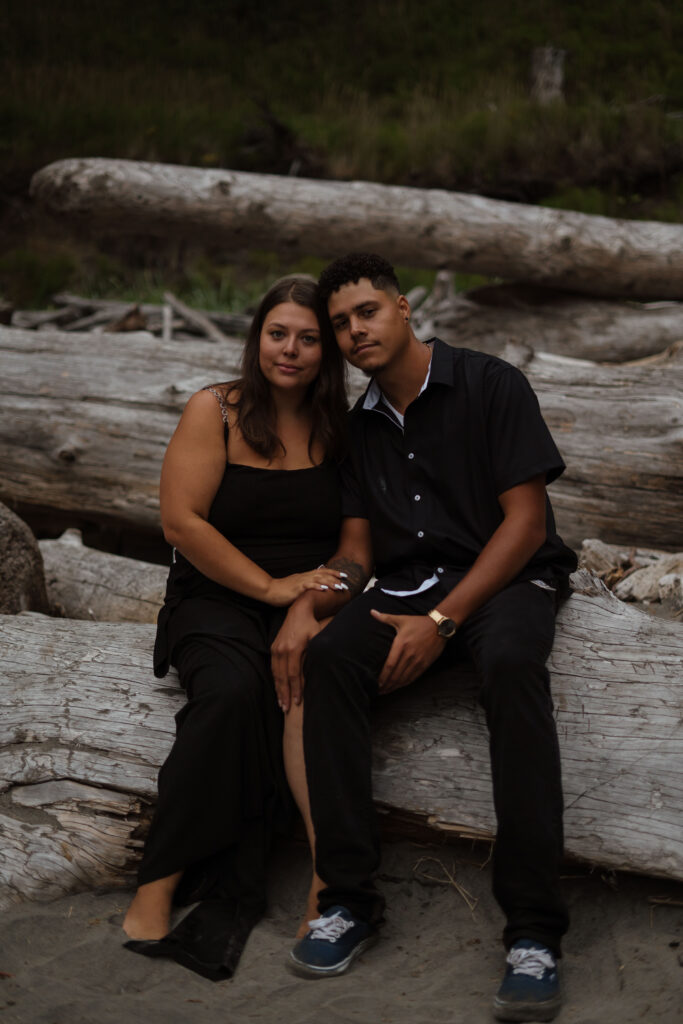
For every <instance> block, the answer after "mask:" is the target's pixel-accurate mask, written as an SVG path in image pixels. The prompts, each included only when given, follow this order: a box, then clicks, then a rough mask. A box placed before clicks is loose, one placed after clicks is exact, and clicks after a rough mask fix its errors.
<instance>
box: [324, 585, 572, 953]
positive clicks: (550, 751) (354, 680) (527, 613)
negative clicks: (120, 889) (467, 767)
mask: <svg viewBox="0 0 683 1024" xmlns="http://www.w3.org/2000/svg"><path fill="white" fill-rule="evenodd" d="M444 596H445V588H444V589H442V588H441V586H438V587H434V588H432V589H430V590H428V591H425V592H424V593H422V594H418V595H414V596H412V597H401V598H398V597H392V596H390V595H388V594H384V593H382V592H381V591H379V590H371V591H368V592H366V593H365V594H362V595H361V596H359V597H357V598H356V599H355V600H353V601H351V602H350V604H348V605H347V606H346V607H345V608H344V609H343V610H342V611H341V612H339V614H338V615H336V616H335V618H334V619H333V620H332V622H331V623H330V624H329V625H328V626H327V627H326V629H324V630H323V631H322V632H321V633H320V634H319V635H318V636H317V637H315V638H314V639H313V640H312V641H311V644H310V646H309V648H308V651H307V654H306V662H305V677H306V690H305V699H304V744H305V753H306V771H307V777H308V786H309V791H310V799H311V811H312V816H313V823H314V826H315V832H316V867H317V871H318V874H319V875H320V877H321V878H322V879H323V880H324V881H325V883H326V885H327V888H326V889H324V890H323V892H322V893H321V897H320V904H319V907H320V910H321V911H323V910H325V909H327V908H328V907H331V906H334V905H336V904H340V905H342V906H345V907H348V908H349V910H351V911H352V913H354V914H355V915H356V916H358V917H361V918H363V919H364V920H368V921H377V920H378V919H379V918H380V917H381V913H382V909H383V900H382V897H381V895H380V894H379V893H378V892H377V890H376V889H375V888H374V885H373V882H372V877H373V874H374V873H375V871H376V870H377V868H378V866H379V841H378V832H377V823H376V818H375V812H374V808H373V803H372V785H371V776H370V771H371V740H370V712H371V706H372V703H373V700H374V698H375V697H376V696H377V692H378V690H377V678H378V676H379V673H380V671H381V668H382V665H383V664H384V661H385V659H386V656H387V653H388V651H389V648H390V646H391V643H392V640H393V638H394V636H395V633H394V630H393V629H392V628H391V627H390V626H387V625H385V624H384V623H382V622H379V621H377V620H376V619H374V618H373V617H372V616H371V615H370V609H371V608H376V609H378V610H379V611H382V612H389V613H392V614H425V612H427V611H428V610H429V609H430V608H433V607H434V605H436V604H438V603H439V601H440V600H442V599H443V597H444ZM554 631H555V594H554V592H553V591H550V590H544V589H542V588H540V587H538V586H536V585H535V584H533V583H530V582H523V583H514V584H511V585H510V586H509V587H506V588H505V589H504V590H502V591H501V592H500V593H498V594H496V595H495V596H494V597H493V598H491V599H490V600H489V601H487V602H486V604H484V605H483V606H482V608H480V609H479V611H477V612H476V613H475V614H474V615H472V616H471V618H470V619H468V620H467V622H465V623H464V624H463V626H462V628H461V629H460V630H459V631H458V634H457V636H456V638H454V640H451V641H449V646H448V647H447V649H446V651H445V652H444V655H442V658H441V659H440V661H439V664H440V665H441V664H442V662H445V663H446V664H448V663H451V662H453V661H454V660H455V655H456V654H457V648H456V645H462V643H465V644H466V645H467V648H468V651H469V654H470V656H471V658H472V660H473V661H474V664H475V667H476V670H477V675H478V677H479V680H480V689H479V693H478V699H479V703H480V704H481V706H482V707H483V709H484V711H485V714H486V722H487V725H488V729H489V736H490V755H491V772H492V777H493V798H494V805H495V810H496V816H497V821H498V832H497V838H496V843H495V848H494V854H493V891H494V895H495V897H496V899H497V900H498V902H499V904H500V906H501V908H502V910H503V913H504V914H505V917H506V919H507V923H506V926H505V930H504V933H503V938H504V942H505V945H506V947H508V948H509V947H510V946H511V945H512V943H513V942H515V941H516V940H517V939H519V938H530V939H537V940H539V941H541V942H543V943H544V944H545V945H547V946H549V947H550V949H552V950H553V951H554V952H555V953H556V954H559V952H560V941H561V936H562V935H563V934H564V932H565V931H566V930H567V927H568V914H567V910H566V907H565V904H564V902H563V900H562V897H561V894H560V886H559V862H560V858H561V855H562V843H563V836H562V785H561V778H560V757H559V748H558V742H557V732H556V729H555V721H554V718H553V706H552V700H551V697H550V687H549V677H548V671H547V669H546V667H545V663H546V660H547V658H548V655H549V654H550V649H551V647H552V643H553V637H554ZM450 645H452V646H450ZM413 685H419V683H418V684H413ZM454 685H457V683H456V682H454Z"/></svg>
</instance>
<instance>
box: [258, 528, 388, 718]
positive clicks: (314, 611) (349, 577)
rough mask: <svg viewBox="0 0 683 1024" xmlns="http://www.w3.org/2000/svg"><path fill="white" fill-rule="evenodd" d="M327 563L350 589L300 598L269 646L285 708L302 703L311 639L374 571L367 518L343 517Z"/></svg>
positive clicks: (358, 590) (278, 691) (276, 680)
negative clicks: (343, 575)
mask: <svg viewBox="0 0 683 1024" xmlns="http://www.w3.org/2000/svg"><path fill="white" fill-rule="evenodd" d="M327 565H328V566H330V567H331V568H333V569H336V570H341V571H342V572H344V574H345V582H346V584H347V589H346V590H345V591H344V592H343V593H339V592H338V591H332V590H329V591H328V592H327V593H324V594H321V593H320V592H314V591H312V590H309V591H307V592H306V593H305V594H302V595H301V596H300V597H298V598H297V599H296V601H295V602H294V603H293V604H292V606H291V608H290V609H289V611H288V612H287V616H286V618H285V620H284V622H283V623H282V626H281V627H280V630H279V632H278V634H277V636H276V637H275V639H274V640H273V643H272V644H271V647H270V655H271V658H270V663H271V668H272V672H273V679H274V682H275V689H276V691H277V697H278V702H279V704H280V707H281V708H282V710H283V711H288V710H289V708H290V706H291V704H292V703H294V704H300V703H301V695H302V692H303V686H304V679H303V672H302V663H303V656H304V654H305V652H306V648H307V646H308V643H309V640H311V639H312V638H313V637H314V636H315V635H316V634H317V633H319V632H320V630H321V629H322V628H323V626H324V624H325V622H326V621H327V620H328V619H329V618H330V617H331V616H332V615H336V613H337V612H338V611H339V610H340V609H341V608H342V607H343V606H344V605H345V604H347V603H348V602H349V601H350V600H351V598H353V597H355V596H356V595H357V594H360V593H362V591H363V588H364V587H365V584H366V583H367V581H368V580H369V578H370V576H371V574H372V566H373V559H372V542H371V539H370V524H369V523H368V520H367V519H360V518H355V517H347V518H345V519H343V520H342V527H341V533H340V535H339V547H338V548H337V550H336V552H335V553H334V555H333V556H332V558H328V560H327Z"/></svg>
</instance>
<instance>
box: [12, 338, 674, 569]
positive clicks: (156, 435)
mask: <svg viewBox="0 0 683 1024" xmlns="http://www.w3.org/2000/svg"><path fill="white" fill-rule="evenodd" d="M241 344H242V343H241V342H237V341H236V342H234V343H233V344H231V345H225V346H218V345H215V344H213V343H210V342H201V341H197V342H195V343H193V344H192V348H191V350H188V347H187V345H186V344H184V343H182V342H176V341H172V342H168V343H166V344H164V343H163V342H162V341H161V340H160V339H158V338H154V337H152V336H150V335H149V334H120V335H116V336H115V339H114V337H113V336H107V335H97V334H90V335H81V336H78V337H77V336H74V335H72V334H66V333H64V332H59V331H54V332H52V331H41V332H39V333H37V332H35V331H21V330H18V329H14V328H3V327H0V360H1V361H2V365H3V374H2V376H1V377H0V500H3V501H5V502H7V503H8V504H10V505H11V504H15V507H20V508H26V509H34V510H36V509H45V508H49V509H53V510H62V511H65V512H68V513H69V515H70V516H71V522H72V524H74V525H78V523H79V517H82V518H89V519H90V520H91V521H94V522H100V523H105V524H106V523H112V522H114V523H121V524H125V525H127V526H131V527H135V528H137V529H145V528H147V529H154V530H158V528H159V508H158V499H157V489H158V481H159V470H160V467H161V460H162V457H163V453H164V450H165V447H166V444H167V443H168V440H169V438H170V436H171V434H172V432H173V430H174V428H175V425H176V423H177V420H178V417H179V415H180V412H181V410H182V408H183V406H184V404H185V402H186V401H187V399H188V398H189V396H190V395H191V394H192V392H193V391H195V390H197V389H198V388H200V387H202V386H203V385H204V384H206V383H210V382H212V381H219V380H227V379H230V378H231V377H233V376H235V375H236V374H237V368H238V361H239V355H240V352H241ZM503 355H504V356H505V357H506V358H508V359H510V361H511V362H514V363H517V364H518V365H519V366H520V367H521V368H522V369H523V370H524V372H525V373H526V374H527V376H528V377H529V380H530V382H531V384H532V385H533V387H534V388H535V389H536V392H537V394H538V396H539V399H540V403H541V408H542V409H543V412H544V415H545V417H546V419H547V421H548V424H549V426H550V428H551V430H552V431H553V433H554V435H555V438H556V440H557V443H558V445H559V447H560V450H561V451H562V454H563V455H564V457H565V460H566V462H567V464H568V466H569V470H568V472H567V473H566V474H565V475H564V476H563V477H562V478H561V479H560V480H559V481H558V482H557V483H556V484H554V485H553V486H552V489H551V494H552V496H553V502H554V505H555V509H556V512H557V518H558V523H559V527H560V531H561V533H562V534H563V536H564V537H565V540H567V541H568V542H569V543H570V544H576V545H579V544H580V543H581V541H582V540H583V538H584V537H590V536H599V537H601V538H602V539H604V540H605V541H613V542H615V543H630V544H641V545H644V546H652V547H667V548H670V549H672V550H680V549H681V548H683V517H681V514H680V509H681V499H682V496H683V458H682V445H681V440H682V437H683V434H682V431H683V427H682V426H681V424H682V423H683V387H682V383H683V350H682V349H681V348H677V347H673V348H671V349H670V350H667V351H666V352H665V353H663V354H661V355H660V356H658V357H656V358H652V359H650V360H645V361H643V362H639V363H630V364H626V365H623V366H600V365H597V364H595V363H591V362H584V361H580V360H574V359H566V358H564V357H562V356H555V355H545V354H536V355H534V353H533V352H532V351H531V350H530V349H528V348H525V347H523V346H513V347H508V348H507V349H506V350H505V351H504V352H503ZM363 386H364V378H363V377H362V375H360V374H356V375H355V376H354V378H353V383H352V389H351V390H352V393H353V394H358V393H359V391H360V388H361V387H363ZM598 438H599V443H598V442H597V441H596V439H598Z"/></svg>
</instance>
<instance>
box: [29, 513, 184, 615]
mask: <svg viewBox="0 0 683 1024" xmlns="http://www.w3.org/2000/svg"><path fill="white" fill-rule="evenodd" d="M39 546H40V551H41V554H42V556H43V563H44V566H45V582H46V585H47V595H48V599H49V602H50V607H51V609H52V613H53V614H57V615H62V616H64V617H65V618H68V619H90V620H94V621H96V622H156V618H157V614H158V612H159V608H160V607H161V605H162V603H163V600H164V592H165V589H166V577H167V575H168V570H167V569H165V568H163V566H160V565H152V564H151V563H150V562H140V561H138V560H137V559H134V558H121V557H120V556H118V555H110V554H108V553H106V552H104V551H96V550H95V549H94V548H89V547H86V546H85V545H84V544H83V540H82V538H81V534H80V531H79V530H67V531H66V532H65V533H63V534H62V536H61V537H60V538H59V540H41V541H40V544H39Z"/></svg>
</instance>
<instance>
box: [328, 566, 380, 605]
mask: <svg viewBox="0 0 683 1024" xmlns="http://www.w3.org/2000/svg"><path fill="white" fill-rule="evenodd" d="M325 564H326V565H327V568H328V569H337V570H338V571H339V572H345V573H346V579H345V580H344V582H345V583H346V584H347V586H348V588H349V593H350V595H351V597H355V596H356V594H360V593H362V591H363V587H364V586H365V584H366V583H367V582H368V580H369V578H370V577H369V576H368V574H367V572H366V571H365V569H364V568H363V566H362V565H360V563H359V562H354V561H353V560H352V559H351V558H332V559H330V561H329V562H326V563H325Z"/></svg>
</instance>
